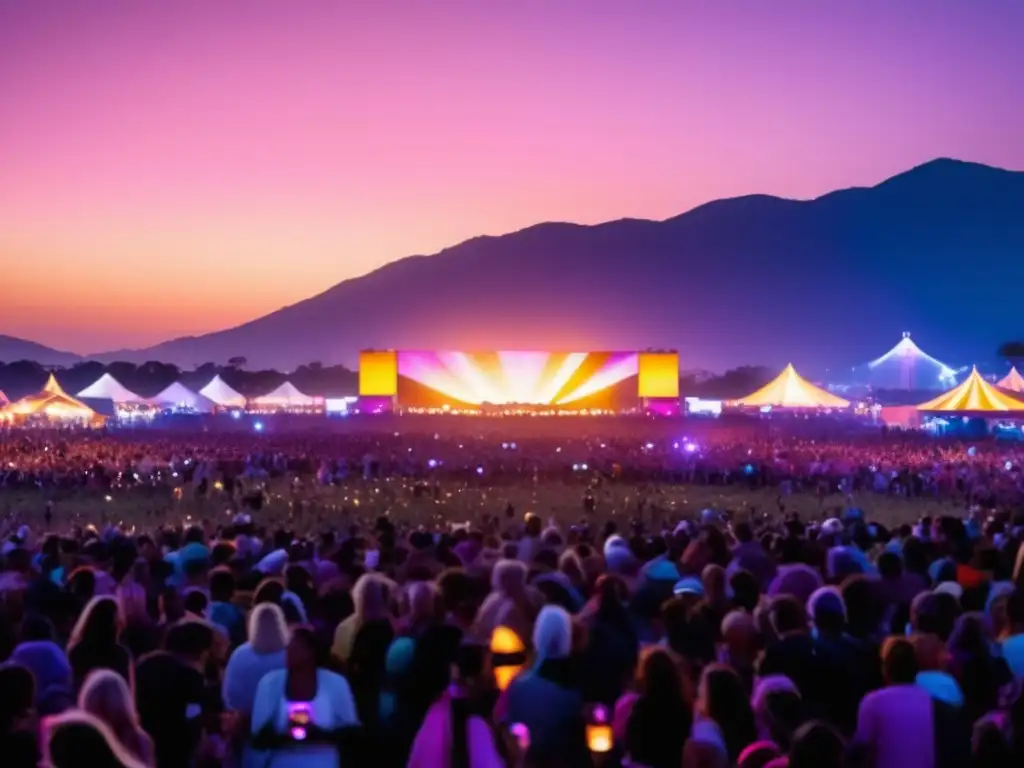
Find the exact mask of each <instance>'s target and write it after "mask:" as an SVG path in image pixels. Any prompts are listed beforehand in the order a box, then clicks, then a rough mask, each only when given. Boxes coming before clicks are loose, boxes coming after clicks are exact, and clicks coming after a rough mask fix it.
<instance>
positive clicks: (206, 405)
mask: <svg viewBox="0 0 1024 768" xmlns="http://www.w3.org/2000/svg"><path fill="white" fill-rule="evenodd" d="M146 402H147V403H149V404H150V405H155V406H158V407H161V408H188V409H191V410H193V411H200V412H201V413H212V412H213V410H214V409H215V408H216V407H217V404H216V403H215V402H213V401H212V400H211V399H210V398H208V397H203V396H202V395H200V394H199V393H198V392H193V391H192V390H191V389H189V388H188V387H186V386H185V385H184V384H182V383H181V382H179V381H176V382H174V383H173V384H171V386H169V387H167V389H165V390H163V391H162V392H160V393H159V394H157V395H154V396H153V397H151V398H149V399H148V400H147V401H146Z"/></svg>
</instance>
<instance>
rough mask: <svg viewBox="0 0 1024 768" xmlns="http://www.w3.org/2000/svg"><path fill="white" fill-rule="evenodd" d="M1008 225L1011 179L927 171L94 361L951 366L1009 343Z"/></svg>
mask: <svg viewBox="0 0 1024 768" xmlns="http://www.w3.org/2000/svg"><path fill="white" fill-rule="evenodd" d="M1022 211H1024V173H1020V172H1011V171H1005V170H1000V169H997V168H991V167H988V166H984V165H977V164H974V163H965V162H960V161H955V160H935V161H932V162H930V163H926V164H925V165H922V166H919V167H917V168H914V169H912V170H910V171H907V172H906V173H902V174H900V175H898V176H895V177H893V178H890V179H888V180H886V181H884V182H882V183H881V184H878V185H877V186H874V187H870V188H855V189H846V190H842V191H838V192H833V193H830V194H827V195H824V196H823V197H819V198H817V199H815V200H809V201H795V200H784V199H780V198H775V197H770V196H765V195H752V196H747V197H739V198H734V199H729V200H719V201H716V202H712V203H708V204H706V205H703V206H700V207H698V208H696V209H694V210H691V211H689V212H688V213H685V214H682V215H680V216H676V217H674V218H671V219H668V220H666V221H660V222H655V221H644V220H636V219H623V220H620V221H612V222H608V223H605V224H599V225H596V226H580V225H575V224H563V223H548V224H538V225H536V226H533V227H530V228H528V229H524V230H522V231H519V232H514V233H511V234H508V235H503V236H501V237H477V238H474V239H472V240H468V241H466V242H464V243H462V244H460V245H457V246H454V247H452V248H447V249H445V250H443V251H441V252H440V253H437V254H435V255H433V256H412V257H409V258H406V259H403V260H401V261H398V262H394V263H392V264H389V265H387V266H385V267H382V268H380V269H378V270H376V271H374V272H372V273H370V274H367V275H365V276H363V277H359V278H355V279H352V280H346V281H345V282H343V283H340V284H338V285H336V286H334V287H333V288H330V289H329V290H327V291H325V292H324V293H322V294H320V295H318V296H314V297H312V298H310V299H308V300H306V301H302V302H300V303H298V304H295V305H292V306H289V307H285V308H283V309H281V310H279V311H277V312H274V313H272V314H270V315H267V316H265V317H262V318H259V319H257V320H253V321H252V322H249V323H246V324H244V325H241V326H238V327H236V328H231V329H228V330H224V331H220V332H217V333H211V334H209V335H205V336H200V337H191V338H181V339H175V340H173V341H168V342H166V343H164V344H160V345H158V346H156V347H152V348H149V349H145V350H140V351H119V352H115V353H110V354H105V355H100V356H99V357H100V358H101V359H105V360H114V359H118V360H132V361H136V362H141V361H143V360H153V359H157V360H162V361H165V362H172V363H176V364H179V365H183V366H192V365H196V364H199V363H203V362H206V361H214V362H218V363H222V362H224V361H226V360H227V359H228V358H230V357H234V356H244V357H245V358H247V360H248V362H249V365H251V366H257V367H276V368H279V369H282V370H287V369H290V368H294V367H295V366H298V365H300V364H302V363H307V362H310V361H314V360H316V361H321V362H323V363H325V364H330V363H339V362H340V363H348V364H351V363H352V362H354V360H355V358H356V354H357V352H358V350H359V349H362V348H398V349H416V348H420V349H437V348H448V349H508V348H512V349H531V348H541V349H563V350H564V349H580V350H589V349H634V348H637V349H642V348H648V347H674V348H678V349H679V350H680V352H681V358H682V363H683V365H684V367H694V366H702V367H706V368H715V369H719V370H720V369H723V368H726V367H731V366H735V365H740V364H744V363H766V364H770V365H773V366H776V365H779V364H781V363H783V362H786V361H787V360H792V361H793V362H794V363H796V364H797V365H798V366H801V365H802V366H813V367H816V368H818V369H821V368H824V367H826V366H852V365H855V364H858V363H863V362H864V361H866V360H869V359H871V358H873V357H876V356H877V355H879V354H881V353H882V352H884V351H885V350H886V349H888V348H889V347H891V346H892V345H893V344H894V343H895V342H896V341H898V339H899V335H900V333H901V332H902V331H904V330H911V331H913V332H914V335H915V338H920V339H922V342H923V343H925V344H927V346H928V348H929V349H931V350H933V353H934V354H936V355H937V356H939V357H941V358H942V359H943V360H947V361H948V362H950V364H958V365H959V364H962V363H967V362H971V361H972V359H974V358H973V357H972V356H978V355H985V356H986V357H992V356H994V353H995V350H996V349H997V348H998V346H999V344H1000V343H1001V342H1003V341H1005V339H1006V338H1008V337H1013V336H1016V335H1019V334H1020V333H1021V332H1022V331H1024V315H1022V313H1021V310H1020V307H1021V304H1020V291H1019V288H1018V287H1017V286H1021V285H1024V215H1022V213H1021V212H1022Z"/></svg>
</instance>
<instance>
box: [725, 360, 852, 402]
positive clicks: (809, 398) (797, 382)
mask: <svg viewBox="0 0 1024 768" xmlns="http://www.w3.org/2000/svg"><path fill="white" fill-rule="evenodd" d="M731 404H732V405H734V406H739V407H741V408H754V407H762V408H763V407H765V406H771V407H773V408H848V407H849V406H850V402H849V401H848V400H844V399H843V398H841V397H837V396H836V395H833V394H832V393H831V392H828V391H827V390H824V389H822V388H821V387H816V386H815V385H813V384H811V383H810V382H809V381H807V379H805V378H803V377H802V376H801V375H800V374H799V373H797V372H796V369H795V368H794V367H793V365H792V364H790V365H787V366H786V367H785V369H784V370H783V371H782V373H780V374H779V375H778V376H776V377H775V378H774V379H773V380H772V381H770V382H768V383H767V384H765V385H764V386H763V387H761V388H760V389H759V390H757V391H756V392H754V393H752V394H750V395H747V396H746V397H744V398H740V399H739V400H735V401H733V402H732V403H731Z"/></svg>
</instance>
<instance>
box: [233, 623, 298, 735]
mask: <svg viewBox="0 0 1024 768" xmlns="http://www.w3.org/2000/svg"><path fill="white" fill-rule="evenodd" d="M288 637H289V630H288V625H287V623H286V621H285V618H284V611H282V610H281V608H280V606H278V605H275V604H274V603H260V604H259V605H257V606H256V607H255V608H254V609H253V611H252V613H251V614H250V615H249V639H248V641H247V642H245V643H243V644H242V645H240V646H238V647H237V648H236V649H235V650H234V651H233V652H232V653H231V656H230V658H229V659H228V663H227V667H226V668H225V670H224V682H223V688H222V696H223V699H224V706H225V707H227V708H228V709H229V710H232V711H233V712H235V713H237V714H239V715H242V716H243V717H248V715H249V713H250V712H252V704H253V700H254V699H255V697H256V687H257V686H258V685H259V683H260V680H262V679H263V676H264V675H265V674H267V672H271V671H273V670H275V669H284V667H285V658H286V652H285V651H286V648H287V647H288Z"/></svg>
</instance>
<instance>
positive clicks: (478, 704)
mask: <svg viewBox="0 0 1024 768" xmlns="http://www.w3.org/2000/svg"><path fill="white" fill-rule="evenodd" d="M486 657H487V651H486V649H485V648H484V647H483V646H480V645H475V644H464V645H461V646H460V647H459V648H458V650H457V651H456V656H455V663H454V670H453V671H454V674H453V679H452V683H451V685H450V686H449V688H448V691H447V692H446V693H444V694H442V695H441V696H440V697H439V698H438V700H437V701H436V702H434V704H433V705H432V706H431V707H430V710H429V711H428V712H427V716H426V718H425V719H424V720H423V724H422V725H421V726H420V728H419V730H418V732H417V733H416V738H415V741H414V742H413V745H412V750H411V754H410V755H409V760H408V766H409V768H434V767H435V766H436V767H437V768H503V766H505V765H506V762H505V760H504V759H503V758H502V756H501V753H500V752H499V751H498V745H497V739H496V738H495V733H494V730H493V729H492V727H491V725H490V723H489V721H488V717H487V715H488V711H487V708H486V706H485V705H484V700H483V697H482V693H483V692H484V691H485V690H486V686H487V684H488V681H487V680H486V677H485V676H486V672H487V665H486ZM396 764H398V763H396Z"/></svg>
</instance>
